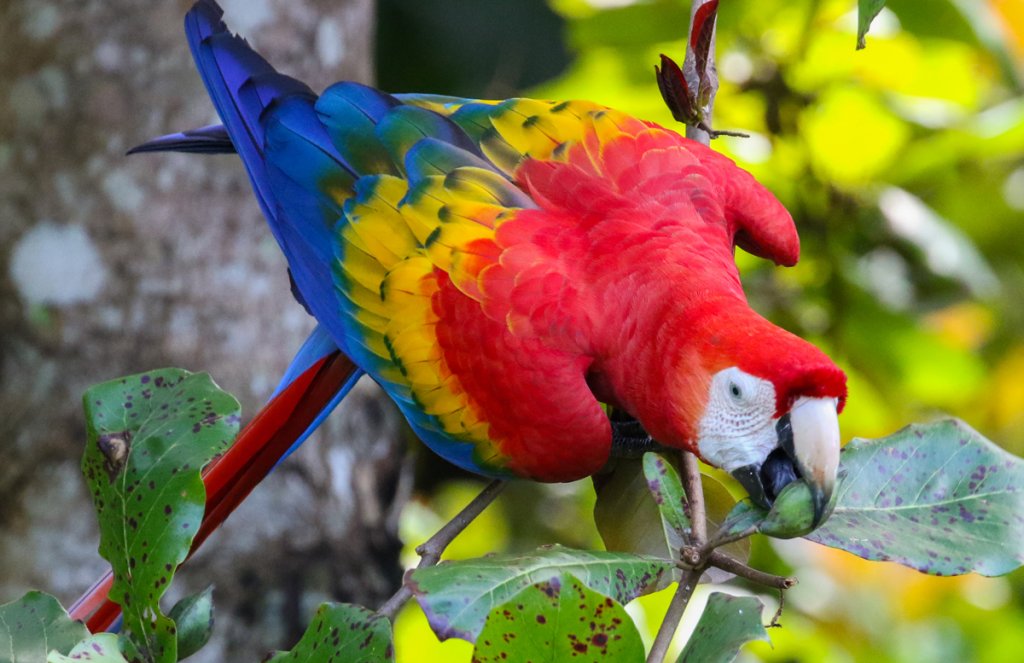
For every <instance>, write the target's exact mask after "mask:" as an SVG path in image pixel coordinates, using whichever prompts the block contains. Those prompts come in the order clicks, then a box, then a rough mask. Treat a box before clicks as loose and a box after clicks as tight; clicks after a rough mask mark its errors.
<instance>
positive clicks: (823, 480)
mask: <svg viewBox="0 0 1024 663" xmlns="http://www.w3.org/2000/svg"><path fill="white" fill-rule="evenodd" d="M775 430H776V434H777V435H778V448H777V449H776V450H775V451H773V452H772V453H770V454H769V455H768V457H767V458H766V459H765V461H764V463H762V464H761V465H746V466H744V467H741V468H739V469H737V470H735V471H734V472H733V476H735V477H736V478H737V479H738V480H739V482H740V483H741V484H742V485H743V487H744V488H746V490H747V492H748V493H749V494H750V498H751V500H753V502H754V503H755V504H757V505H759V506H761V507H762V508H765V509H769V508H771V505H772V503H773V502H774V501H775V497H776V496H777V495H778V494H779V493H780V492H782V489H783V488H785V487H786V486H787V485H789V484H790V483H791V482H793V481H795V480H796V479H800V478H802V479H803V480H804V482H805V483H807V486H808V488H810V491H811V506H812V508H813V509H814V519H813V521H812V525H813V527H817V526H818V525H820V524H821V523H823V522H824V521H825V519H826V518H827V517H828V507H829V502H830V501H831V500H832V492H833V491H834V490H835V485H836V473H837V472H838V470H839V415H838V413H837V412H836V401H835V399H834V398H807V397H802V398H799V399H797V401H796V402H795V403H794V404H793V407H792V408H791V409H790V411H789V412H788V413H787V414H785V415H783V416H782V417H780V418H779V420H778V423H777V424H776V426H775Z"/></svg>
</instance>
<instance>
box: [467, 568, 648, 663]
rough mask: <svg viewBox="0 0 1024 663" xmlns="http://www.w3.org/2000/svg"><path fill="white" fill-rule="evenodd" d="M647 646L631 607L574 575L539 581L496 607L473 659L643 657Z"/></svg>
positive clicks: (548, 662) (477, 662)
mask: <svg viewBox="0 0 1024 663" xmlns="http://www.w3.org/2000/svg"><path fill="white" fill-rule="evenodd" d="M643 657H644V646H643V642H642V641H641V640H640V633H639V632H638V631H637V629H636V626H635V625H634V624H633V620H632V619H630V617H629V615H627V614H626V610H625V608H623V607H622V605H621V604H619V603H617V602H615V601H613V600H612V599H610V598H608V597H606V596H602V595H601V594H598V593H597V592H594V591H591V590H590V589H588V588H587V587H586V586H585V585H584V584H583V583H582V582H580V581H579V580H578V579H576V578H574V577H573V576H571V575H558V576H555V577H553V578H551V579H549V580H546V581H543V582H539V583H535V584H533V585H530V586H529V587H526V588H525V589H523V590H522V591H520V592H519V593H518V594H517V595H516V596H515V597H513V598H512V599H510V600H509V601H506V602H505V603H503V604H501V605H499V606H497V607H495V608H494V609H493V610H491V612H490V613H489V614H488V615H487V623H486V624H485V626H484V628H483V631H481V632H480V637H479V639H478V640H477V643H476V648H475V649H474V650H473V663H507V661H532V662H533V663H562V661H578V662H579V663H587V662H588V661H593V662H594V663H601V662H603V661H624V662H634V661H642V660H643Z"/></svg>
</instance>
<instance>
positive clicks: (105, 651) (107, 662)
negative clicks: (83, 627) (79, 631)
mask: <svg viewBox="0 0 1024 663" xmlns="http://www.w3.org/2000/svg"><path fill="white" fill-rule="evenodd" d="M81 661H86V662H87V663H128V659H126V658H125V657H124V655H122V654H121V649H120V647H119V643H118V637H117V636H116V635H114V634H113V633H99V634H97V635H94V636H91V637H89V638H87V639H85V640H83V641H82V642H80V643H78V644H77V645H75V647H74V648H73V649H72V650H71V651H70V652H68V653H67V655H64V654H59V653H57V652H50V655H49V656H47V657H46V663H79V662H81Z"/></svg>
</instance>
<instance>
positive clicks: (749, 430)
mask: <svg viewBox="0 0 1024 663" xmlns="http://www.w3.org/2000/svg"><path fill="white" fill-rule="evenodd" d="M185 31H186V35H187V38H188V43H189V46H190V48H191V51H192V54H193V57H194V60H195V63H196V66H197V69H198V70H199V73H200V75H201V77H202V79H203V82H204V83H205V86H206V88H207V90H208V92H209V95H210V97H211V99H212V101H213V104H214V106H215V107H216V110H217V112H218V113H219V115H220V118H221V120H222V124H217V125H211V126H208V127H202V128H199V129H195V130H189V131H184V132H181V133H175V134H170V135H167V136H164V137H161V138H157V139H155V140H153V141H150V142H149V143H146V144H143V145H142V146H140V147H139V148H136V150H135V151H137V152H153V151H166V150H170V151H184V152H193V153H200V154H220V153H235V154H237V155H238V156H239V157H240V158H241V160H242V162H243V164H244V166H245V168H246V170H247V173H248V176H249V179H250V180H251V184H252V187H253V190H254V192H255V194H256V197H257V199H258V201H259V204H260V207H261V209H262V212H263V214H264V216H265V217H266V219H267V221H268V223H269V226H270V230H271V232H272V233H273V235H274V238H275V239H276V241H277V243H278V244H279V246H280V248H281V250H282V251H283V253H284V255H285V256H286V258H287V262H288V269H289V276H290V279H291V284H292V292H293V294H294V296H295V298H296V299H297V300H298V301H299V303H300V304H301V305H302V306H304V307H305V308H306V310H307V311H308V312H309V313H310V314H311V315H312V316H313V317H314V318H315V319H316V321H317V323H318V324H317V327H316V329H315V330H314V331H313V333H312V334H311V336H310V337H309V339H307V341H306V343H305V344H304V345H303V346H302V348H301V349H300V351H299V352H298V354H297V355H296V357H295V360H294V361H293V363H292V366H291V367H290V368H289V370H288V372H287V374H286V375H285V377H284V378H283V379H282V383H281V386H280V387H279V389H278V392H277V393H276V394H275V396H274V397H273V398H272V400H271V401H270V402H269V403H268V405H267V407H266V409H265V410H264V411H263V412H261V413H260V414H259V415H258V416H257V417H256V418H255V419H254V420H253V421H252V422H251V423H250V424H249V425H248V426H247V427H246V428H245V429H243V431H242V433H241V434H240V435H239V437H238V440H237V441H236V443H235V445H234V446H233V447H232V448H231V449H230V450H229V451H228V452H227V453H226V454H225V455H224V456H223V457H221V458H220V459H219V460H218V461H216V462H215V463H214V464H213V465H212V466H211V468H209V469H208V470H207V472H206V475H205V476H204V481H205V483H206V485H207V491H208V495H207V516H206V518H205V519H204V523H203V527H202V529H201V530H200V533H199V535H197V537H196V538H197V541H196V543H194V545H193V549H195V546H197V545H198V543H199V542H201V541H202V539H204V538H205V537H206V536H207V535H208V534H209V533H210V531H212V530H213V529H214V528H215V527H216V526H217V525H218V524H219V523H220V522H221V521H222V520H223V518H224V517H226V515H227V513H229V512H230V511H231V509H233V508H234V506H236V505H237V504H238V503H239V502H240V501H241V500H242V499H244V497H245V495H247V494H248V491H250V490H251V489H252V488H253V487H254V486H255V485H256V484H257V483H259V481H260V480H262V478H263V477H264V476H266V474H267V473H268V472H269V471H270V470H271V469H272V468H273V467H274V465H275V464H276V463H278V462H280V461H281V459H283V458H284V457H285V456H287V455H288V454H289V453H291V451H293V450H294V448H295V447H297V446H298V444H300V443H301V442H302V440H304V439H305V437H306V436H307V435H308V434H309V433H310V432H311V431H312V430H313V429H314V428H315V427H316V426H317V425H318V424H319V422H320V421H321V420H322V419H323V417H324V416H326V414H327V413H328V412H329V411H330V410H331V409H332V408H333V407H334V406H335V405H336V404H337V403H338V402H339V401H340V400H341V399H342V398H343V397H344V395H345V394H346V393H347V392H348V390H349V389H351V387H352V385H353V384H354V383H355V381H356V380H357V379H358V378H359V377H360V376H361V375H363V374H366V375H369V376H370V377H371V378H372V379H373V380H374V381H376V382H377V384H379V385H380V386H381V387H382V389H383V390H384V391H385V392H386V393H387V394H388V396H390V398H391V399H392V400H393V401H394V403H395V404H396V405H397V407H398V409H399V410H400V411H401V413H402V414H403V415H404V417H405V419H406V420H407V421H408V424H409V426H410V427H411V428H412V430H413V431H414V432H415V434H416V435H417V437H418V438H419V439H420V440H422V441H423V442H424V443H425V444H426V445H427V446H428V447H429V448H430V449H432V450H433V451H434V452H435V453H437V454H438V455H440V456H441V457H443V458H444V459H446V460H447V461H449V462H451V463H453V464H455V465H457V466H459V467H461V468H463V469H466V470H469V471H471V472H475V473H477V474H480V475H483V476H486V477H492V478H512V477H520V478H525V479H531V480H535V481H541V482H566V481H573V480H577V479H580V478H584V477H587V476H591V475H594V474H595V473H598V472H600V471H601V470H602V468H604V467H605V466H606V465H607V464H608V463H609V460H610V459H611V458H613V457H615V456H618V455H629V454H636V453H637V452H638V451H644V450H648V449H677V450H685V451H689V452H692V453H694V454H695V455H697V456H698V457H699V458H700V459H701V460H703V461H704V462H705V463H707V464H709V465H711V466H713V467H716V468H719V469H721V470H723V471H725V472H728V473H731V474H732V475H733V476H735V477H736V478H737V479H738V481H739V483H740V484H741V485H742V486H743V487H744V489H745V490H746V491H747V492H748V493H749V495H750V498H751V499H752V501H753V502H754V503H756V504H758V505H760V506H762V507H764V508H768V507H770V506H771V504H772V503H773V500H774V499H775V497H776V496H777V495H778V494H779V493H780V491H781V490H782V489H783V488H784V487H785V486H786V485H788V484H789V483H791V482H793V481H795V480H797V479H802V480H803V481H805V482H806V483H807V484H808V486H809V488H810V495H811V500H812V504H811V505H809V506H810V508H812V509H813V514H814V524H815V525H817V524H820V523H821V522H822V520H823V519H824V518H826V517H827V513H828V504H829V500H830V499H831V496H832V493H833V489H834V486H835V483H836V475H837V468H838V458H839V450H840V433H839V424H838V416H839V413H840V412H841V411H842V409H843V407H844V404H845V402H846V396H847V389H846V376H845V374H844V372H843V371H842V370H841V369H840V368H839V367H838V366H837V365H836V364H835V363H834V362H833V361H832V360H831V359H830V358H829V357H828V356H827V355H826V354H825V353H824V352H823V351H822V350H820V349H819V348H817V347H816V346H815V345H813V344H812V343H810V342H808V341H806V340H804V339H802V338H800V337H798V336H796V335H794V334H792V333H790V332H788V331H786V330H784V329H782V328H781V327H778V326H776V325H775V324H773V323H771V322H769V321H768V320H767V319H765V318H764V317H762V316H761V315H759V314H758V313H757V312H756V311H754V309H753V308H751V306H750V305H749V303H748V301H747V299H746V296H745V294H744V291H743V287H742V284H741V281H740V275H739V270H738V268H737V265H736V262H735V255H734V252H735V249H736V248H737V247H738V248H740V249H742V250H744V251H747V252H749V253H751V254H753V255H754V256H758V257H760V258H763V259H766V260H770V261H772V262H774V263H775V264H777V265H781V266H791V265H793V264H795V263H796V262H797V260H798V258H799V253H800V241H799V237H798V235H797V230H796V227H795V224H794V221H793V218H792V217H791V215H790V214H789V212H788V211H787V210H786V209H785V207H784V206H783V205H782V203H780V202H779V201H778V200H777V199H776V198H775V197H774V196H773V195H772V194H771V193H770V192H769V191H768V190H767V189H766V188H765V187H764V186H762V185H761V184H760V183H758V182H757V181H756V180H755V179H754V177H753V176H752V175H750V174H749V173H748V172H746V171H745V170H743V169H741V168H740V167H738V166H737V165H736V164H735V163H734V162H733V161H732V160H730V159H729V158H727V157H725V156H723V155H721V154H719V153H718V152H715V151H714V150H712V149H710V148H709V147H707V146H705V145H703V144H701V143H699V142H696V141H693V140H690V139H687V138H685V137H683V136H682V135H680V134H679V133H677V132H675V131H673V130H671V129H668V128H665V127H662V126H659V125H658V124H655V123H653V122H649V121H645V120H641V119H637V118H634V117H632V116H630V115H628V114H626V113H623V112H620V111H617V110H615V109H613V108H609V107H605V106H602V105H600V104H597V103H593V102H589V101H581V100H572V101H544V100H536V99H529V98H513V99H507V100H477V99H465V98H457V97H450V96H443V95H433V94H418V93H415V94H389V93H386V92H382V91H379V90H377V89H374V88H372V87H369V86H366V85H363V84H360V83H356V82H351V81H345V82H340V83H336V84H334V85H332V86H330V87H329V88H327V89H326V90H325V91H324V92H323V93H322V94H319V95H318V94H316V93H315V92H314V91H313V90H311V89H310V88H309V87H308V86H306V85H305V84H304V83H301V82H299V81H298V80H296V79H294V78H291V77H289V76H286V75H284V74H282V73H279V72H278V71H276V70H275V69H274V68H273V67H272V66H271V65H270V64H269V63H268V62H267V61H266V60H265V59H264V58H263V57H262V56H260V55H259V54H257V53H256V52H255V51H254V50H253V49H252V48H251V47H250V46H249V45H248V43H247V42H246V41H245V40H243V39H242V38H240V37H238V36H236V35H234V34H233V33H231V32H230V31H229V29H228V28H227V26H226V25H225V24H224V22H223V21H222V11H221V9H220V7H218V5H217V4H216V2H214V1H213V0H199V1H198V2H196V3H195V4H194V6H193V7H192V9H191V10H190V11H189V12H188V14H187V16H186V19H185ZM613 411H614V412H615V413H621V414H620V416H610V412H613ZM107 583H108V585H107V586H109V578H108V579H107ZM101 585H102V583H100V584H99V585H98V586H97V587H98V589H97V591H94V592H93V593H92V594H91V595H90V596H91V598H89V599H88V600H83V601H81V602H80V605H78V606H76V610H77V613H76V612H75V610H73V611H72V614H73V615H75V614H79V615H85V614H88V613H90V612H92V611H93V610H94V609H95V608H96V606H97V605H98V603H97V601H98V600H101V599H102V596H101V594H103V593H102V592H101V591H100V590H101V589H102V587H101ZM97 596H99V599H97ZM107 613H108V616H109V614H110V611H109V610H108V611H107ZM100 621H102V620H100ZM108 623H109V622H108ZM93 625H94V624H93V622H90V627H92V626H93Z"/></svg>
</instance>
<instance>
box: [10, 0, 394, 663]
mask: <svg viewBox="0 0 1024 663" xmlns="http://www.w3.org/2000/svg"><path fill="white" fill-rule="evenodd" d="M222 3H223V4H224V6H225V9H226V10H227V12H228V14H227V20H228V23H229V25H231V26H232V27H233V28H234V29H235V30H237V31H239V32H241V33H243V34H244V35H246V36H247V37H248V38H249V39H250V42H251V43H253V44H254V45H255V46H256V47H257V48H259V49H260V50H261V51H262V52H263V53H264V54H265V55H266V56H267V57H268V59H270V60H271V61H272V62H273V63H274V64H275V65H276V66H278V67H279V68H280V69H281V70H283V71H285V72H287V73H291V74H293V75H296V76H297V77H299V78H303V79H304V80H306V81H308V82H309V83H310V84H311V85H312V86H313V87H314V88H315V89H322V88H323V87H325V86H326V85H327V84H329V83H331V82H333V81H334V80H338V79H342V78H348V79H355V80H362V81H367V80H369V78H370V76H371V65H370V53H371V40H372V35H373V29H372V28H373V13H372V12H373V7H372V0H232V1H228V0H222ZM189 4H190V3H189V2H185V1H183V0H179V1H177V2H159V3H150V2H141V1H134V2H133V1H132V0H102V1H99V0H88V1H86V0H7V1H6V2H3V3H0V336H2V344H0V365H2V367H3V369H2V370H3V373H2V376H0V449H2V459H3V460H2V461H0V497H2V499H0V601H3V600H10V599H14V598H16V597H17V596H18V595H20V594H21V593H22V592H23V591H24V590H26V589H28V588H29V587H38V588H41V589H45V590H48V591H51V592H54V593H56V594H57V595H58V596H60V597H61V598H63V599H64V600H65V601H70V600H72V599H73V598H74V597H75V596H76V595H77V594H78V593H79V592H81V591H82V590H84V589H85V588H86V587H87V586H88V584H89V583H90V582H91V581H92V580H93V579H94V578H95V576H96V575H97V574H98V573H100V572H101V571H102V570H103V568H104V564H103V563H102V561H101V560H100V559H99V557H98V556H97V554H96V544H97V541H98V535H97V532H96V527H95V524H94V517H93V514H92V511H91V504H90V500H89V498H88V496H87V493H86V491H85V489H84V483H83V481H82V479H81V476H80V475H79V473H78V467H77V466H78V459H79V456H80V453H81V448H82V443H83V440H84V424H83V420H82V415H81V406H80V398H81V393H82V391H83V390H84V389H85V388H86V387H88V386H89V385H91V384H93V383H96V382H100V381H103V380H107V379H111V378H113V377H116V376H120V375H124V374H129V373H133V372H138V371H143V370H147V369H151V368H157V367H163V366H179V367H182V368H187V369H190V370H197V371H198V370H204V371H208V372H210V373H211V374H212V375H213V376H214V378H215V379H216V380H217V381H218V382H219V384H220V385H221V386H222V387H224V388H225V389H227V390H228V391H230V392H232V393H234V394H235V395H237V396H238V397H239V399H240V400H241V401H242V404H243V411H244V412H245V413H248V414H250V415H251V414H252V413H253V412H254V411H255V410H256V409H257V408H258V407H259V405H260V404H261V403H262V402H263V401H264V400H265V399H266V397H267V395H268V394H269V392H270V390H271V389H272V387H273V385H274V384H275V382H276V380H277V377H278V376H279V375H280V374H281V372H282V371H283V369H284V367H285V366H286V365H287V362H288V360H289V358H290V356H291V353H292V352H293V351H294V349H296V348H298V346H299V344H300V343H301V341H302V340H303V338H304V337H305V335H306V334H307V333H308V331H309V330H310V329H311V328H312V321H311V320H310V319H309V318H308V317H307V316H306V314H305V312H304V311H303V310H302V309H301V308H300V307H299V306H298V305H297V304H296V303H295V302H294V301H293V299H292V297H291V295H290V292H289V285H288V279H287V276H286V273H285V266H284V261H283V259H282V257H281V256H280V255H279V252H278V250H277V247H276V245H275V244H274V242H273V239H272V238H271V236H270V233H269V232H268V230H267V228H266V225H265V223H264V221H263V219H262V217H261V215H260V212H259V209H258V207H257V205H256V203H255V200H254V197H253V196H252V194H251V192H250V188H249V184H248V181H247V178H246V176H245V174H244V171H243V170H242V168H241V165H240V163H239V162H238V160H237V159H236V158H234V157H227V156H218V157H190V156H188V155H164V156H137V157H131V158H126V157H124V156H123V154H124V152H125V150H126V149H128V148H130V147H131V146H133V145H135V144H137V143H139V142H141V141H144V140H146V139H148V138H150V137H152V136H155V135H159V134H162V133H167V132H170V131H176V130H181V129H185V128H191V127H195V126H201V125H204V124H208V123H210V122H213V121H216V116H215V114H214V111H213V108H212V106H211V104H210V102H209V101H208V100H207V97H206V93H205V91H204V89H203V87H202V84H201V82H200V80H199V76H198V75H197V74H196V73H195V71H194V69H193V66H192V64H191V59H190V57H189V55H188V51H187V47H186V45H185V40H184V37H183V35H182V31H181V22H182V17H183V15H184V13H185V11H186V10H187V8H188V6H189ZM350 401H352V402H348V401H347V402H346V405H345V406H343V409H344V412H343V413H342V415H341V416H340V417H339V416H337V415H336V416H335V417H334V418H333V421H332V423H331V424H329V426H328V428H329V429H330V430H329V431H328V433H329V434H328V435H327V436H321V437H328V438H329V440H323V439H320V440H314V441H311V442H310V443H309V444H307V445H306V447H305V448H304V449H303V450H302V451H300V452H299V453H298V454H296V457H295V458H294V460H290V461H289V462H288V463H287V464H286V465H284V466H283V467H282V468H280V469H279V470H278V471H277V472H276V473H275V474H274V475H273V476H272V477H271V480H270V481H268V482H267V484H266V485H264V486H262V487H261V488H260V489H258V490H257V491H256V493H254V496H253V498H252V499H251V500H250V503H247V504H246V505H245V506H244V507H243V508H242V509H241V510H240V511H239V512H238V513H237V514H235V516H234V517H232V518H231V519H230V520H229V522H228V524H227V526H226V527H225V531H224V532H222V533H220V534H219V535H217V536H215V537H214V538H212V539H211V540H210V541H209V542H208V543H207V544H206V546H205V547H204V550H203V552H202V553H201V554H200V555H198V556H197V557H196V558H195V559H194V560H192V561H191V562H190V563H189V564H188V565H187V566H186V570H185V571H184V572H183V573H182V575H181V576H180V577H181V581H180V582H178V583H177V585H178V586H177V587H176V588H175V589H174V591H175V592H176V593H178V594H180V593H182V592H183V591H190V590H196V589H200V588H201V587H202V586H205V585H206V584H208V583H211V582H214V583H216V585H217V592H216V593H215V602H216V605H217V620H218V624H217V628H216V629H215V641H214V643H213V644H212V645H211V647H210V648H209V650H208V651H207V652H206V653H205V654H204V655H203V657H202V659H203V660H211V661H213V660H258V659H259V658H260V655H261V654H262V653H263V652H265V651H266V650H267V649H268V648H271V647H281V646H285V645H288V644H290V642H291V641H293V640H294V639H295V638H296V637H297V636H298V634H299V633H300V632H301V629H302V626H303V624H304V623H305V619H306V615H307V614H308V613H309V612H310V610H311V609H312V607H314V606H315V604H316V603H317V602H319V600H321V599H326V598H334V599H341V600H348V601H353V602H360V603H365V604H368V605H375V604H376V603H378V602H379V601H380V600H382V598H383V597H385V596H386V595H387V594H389V593H390V592H391V591H393V589H394V585H396V584H397V582H398V579H399V576H398V565H397V554H398V550H399V544H398V541H397V537H396V535H395V529H396V528H395V519H396V511H397V509H398V508H399V507H400V505H401V502H402V493H403V490H402V489H401V488H400V486H402V485H404V484H403V481H402V480H401V479H400V477H401V476H402V465H403V461H402V458H403V456H404V453H403V450H404V448H405V440H404V433H403V432H402V431H403V430H404V429H403V428H402V426H401V424H400V422H399V418H398V417H397V415H396V413H395V411H394V409H393V408H392V407H391V406H390V405H389V404H386V403H384V402H383V401H381V400H380V396H379V393H378V392H377V391H376V390H375V388H374V387H373V386H372V385H361V387H360V388H359V389H357V391H356V393H355V394H354V395H353V397H352V398H351V399H350ZM197 660H199V659H197Z"/></svg>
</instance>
